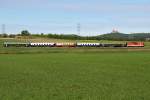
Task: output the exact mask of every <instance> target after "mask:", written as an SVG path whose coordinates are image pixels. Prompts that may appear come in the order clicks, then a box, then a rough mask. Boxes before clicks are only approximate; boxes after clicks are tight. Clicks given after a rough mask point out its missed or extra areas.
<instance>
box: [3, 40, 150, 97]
mask: <svg viewBox="0 0 150 100" xmlns="http://www.w3.org/2000/svg"><path fill="white" fill-rule="evenodd" d="M4 41H6V40H5V39H4V40H0V44H1V46H0V100H150V95H149V94H150V91H149V89H150V43H149V42H146V47H144V48H116V49H115V48H107V49H105V48H59V49H58V48H15V47H13V48H4V47H2V43H3V42H4ZM7 41H8V40H7ZM9 41H14V40H9ZM15 41H18V40H15ZM59 41H61V40H59ZM63 41H64V40H63ZM107 42H108V41H107ZM115 42H116V41H115Z"/></svg>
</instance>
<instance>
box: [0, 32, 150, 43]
mask: <svg viewBox="0 0 150 100" xmlns="http://www.w3.org/2000/svg"><path fill="white" fill-rule="evenodd" d="M16 36H30V37H43V38H54V39H69V40H115V41H145V40H150V33H132V34H125V33H119V32H116V33H107V34H102V35H97V36H79V35H75V34H52V33H49V34H44V33H41V34H31V33H30V32H29V31H28V30H23V31H21V33H20V34H6V33H4V34H0V37H1V38H8V37H9V38H15V37H16Z"/></svg>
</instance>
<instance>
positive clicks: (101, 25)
mask: <svg viewBox="0 0 150 100" xmlns="http://www.w3.org/2000/svg"><path fill="white" fill-rule="evenodd" d="M78 23H80V27H81V28H80V30H81V31H80V34H79V32H77V24H78ZM0 24H1V25H2V24H5V32H7V33H16V34H17V33H19V32H20V31H21V30H29V31H30V32H32V33H58V34H63V33H64V34H78V35H99V34H103V33H108V32H111V31H112V30H113V29H117V30H118V31H120V32H123V33H133V32H150V0H0ZM1 31H2V29H1Z"/></svg>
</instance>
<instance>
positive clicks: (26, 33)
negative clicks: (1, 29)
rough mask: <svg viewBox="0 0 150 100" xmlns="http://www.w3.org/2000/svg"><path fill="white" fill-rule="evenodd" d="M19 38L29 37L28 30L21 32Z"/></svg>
mask: <svg viewBox="0 0 150 100" xmlns="http://www.w3.org/2000/svg"><path fill="white" fill-rule="evenodd" d="M21 36H30V33H29V31H28V30H23V31H21Z"/></svg>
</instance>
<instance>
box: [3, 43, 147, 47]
mask: <svg viewBox="0 0 150 100" xmlns="http://www.w3.org/2000/svg"><path fill="white" fill-rule="evenodd" d="M3 45H4V47H144V46H145V44H144V42H126V43H82V42H76V43H49V42H4V44H3Z"/></svg>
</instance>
